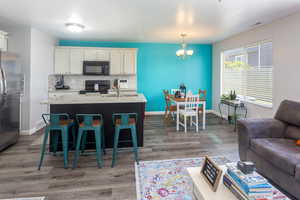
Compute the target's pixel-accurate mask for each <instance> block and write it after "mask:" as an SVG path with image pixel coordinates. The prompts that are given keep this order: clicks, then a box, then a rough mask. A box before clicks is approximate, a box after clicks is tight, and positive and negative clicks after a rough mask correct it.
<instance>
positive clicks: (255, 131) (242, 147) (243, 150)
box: [238, 119, 286, 160]
mask: <svg viewBox="0 0 300 200" xmlns="http://www.w3.org/2000/svg"><path fill="white" fill-rule="evenodd" d="M285 129H286V124H285V123H283V122H281V121H279V120H276V119H244V120H238V142H239V154H240V159H241V160H247V150H248V148H249V146H250V140H251V139H253V138H282V137H283V136H284V132H285Z"/></svg>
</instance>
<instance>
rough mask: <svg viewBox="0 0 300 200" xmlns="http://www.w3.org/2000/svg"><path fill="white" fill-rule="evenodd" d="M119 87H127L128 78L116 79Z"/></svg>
mask: <svg viewBox="0 0 300 200" xmlns="http://www.w3.org/2000/svg"><path fill="white" fill-rule="evenodd" d="M118 84H119V88H120V89H128V80H127V79H119V80H118Z"/></svg>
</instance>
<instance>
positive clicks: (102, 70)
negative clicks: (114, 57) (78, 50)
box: [83, 61, 109, 76]
mask: <svg viewBox="0 0 300 200" xmlns="http://www.w3.org/2000/svg"><path fill="white" fill-rule="evenodd" d="M83 75H104V76H107V75H109V61H83Z"/></svg>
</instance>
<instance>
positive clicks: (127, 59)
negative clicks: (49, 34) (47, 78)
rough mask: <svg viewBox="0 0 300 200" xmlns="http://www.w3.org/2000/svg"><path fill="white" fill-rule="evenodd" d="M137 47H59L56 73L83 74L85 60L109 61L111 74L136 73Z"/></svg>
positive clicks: (56, 58) (55, 67)
mask: <svg viewBox="0 0 300 200" xmlns="http://www.w3.org/2000/svg"><path fill="white" fill-rule="evenodd" d="M136 56H137V51H136V49H126V48H124V49H121V48H87V47H57V48H56V49H55V62H54V63H55V66H54V73H55V74H82V72H83V69H82V67H83V61H109V62H110V74H111V75H135V74H136Z"/></svg>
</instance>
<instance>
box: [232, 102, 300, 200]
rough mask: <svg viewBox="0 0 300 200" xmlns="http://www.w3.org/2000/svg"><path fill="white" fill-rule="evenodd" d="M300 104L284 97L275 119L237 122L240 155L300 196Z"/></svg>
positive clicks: (295, 195) (267, 175)
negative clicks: (298, 143) (299, 142)
mask: <svg viewBox="0 0 300 200" xmlns="http://www.w3.org/2000/svg"><path fill="white" fill-rule="evenodd" d="M298 139H300V103H298V102H294V101H289V100H284V101H283V102H282V103H281V104H280V106H279V109H278V111H277V113H276V114H275V117H274V119H245V120H239V121H238V140H239V154H240V159H241V160H242V161H252V162H254V163H255V165H256V168H257V171H258V172H260V173H261V174H262V175H264V176H265V177H267V178H269V179H271V180H272V181H273V182H274V183H275V184H277V185H279V186H280V187H281V188H283V189H284V190H285V191H287V192H288V193H290V194H291V195H293V196H294V197H296V198H297V199H300V147H299V146H297V145H296V140H298Z"/></svg>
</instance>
